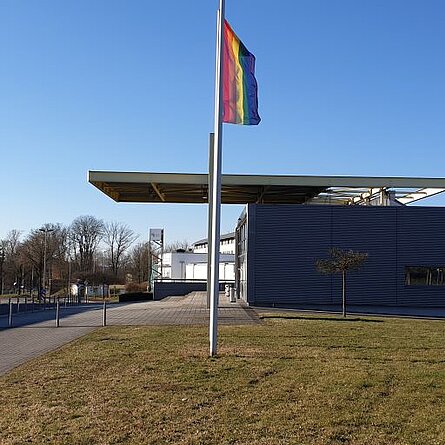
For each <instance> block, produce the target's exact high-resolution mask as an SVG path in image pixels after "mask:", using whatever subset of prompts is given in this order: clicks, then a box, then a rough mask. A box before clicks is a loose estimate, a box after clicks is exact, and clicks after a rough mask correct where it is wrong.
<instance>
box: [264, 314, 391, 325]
mask: <svg viewBox="0 0 445 445" xmlns="http://www.w3.org/2000/svg"><path fill="white" fill-rule="evenodd" d="M273 318H276V319H281V320H304V321H346V322H349V321H350V322H357V321H358V322H361V323H383V322H384V321H383V320H369V319H365V318H356V317H354V318H351V317H346V318H344V317H335V318H334V317H302V316H299V315H260V319H261V320H265V319H273Z"/></svg>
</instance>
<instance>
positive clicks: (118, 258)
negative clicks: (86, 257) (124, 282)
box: [103, 222, 137, 276]
mask: <svg viewBox="0 0 445 445" xmlns="http://www.w3.org/2000/svg"><path fill="white" fill-rule="evenodd" d="M136 238H137V235H135V233H134V232H133V230H131V229H130V228H129V227H128V226H127V225H126V224H122V223H118V222H110V223H108V224H105V226H104V238H103V241H104V243H105V244H106V245H107V246H108V249H107V253H108V258H109V261H110V265H111V270H112V271H113V273H114V275H115V276H117V274H118V272H119V268H120V266H121V263H122V260H123V257H124V255H125V252H126V251H127V250H128V248H129V247H130V246H131V245H132V244H133V243H134V241H135V240H136Z"/></svg>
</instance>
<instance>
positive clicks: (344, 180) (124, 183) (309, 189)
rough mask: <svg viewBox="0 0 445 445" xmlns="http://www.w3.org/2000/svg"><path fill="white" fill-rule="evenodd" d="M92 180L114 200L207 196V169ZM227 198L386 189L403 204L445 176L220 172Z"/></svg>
mask: <svg viewBox="0 0 445 445" xmlns="http://www.w3.org/2000/svg"><path fill="white" fill-rule="evenodd" d="M88 181H89V182H90V183H91V184H93V185H94V186H95V187H97V188H98V189H99V190H101V191H102V192H103V193H105V194H106V195H108V196H109V197H110V198H112V199H114V200H115V201H116V202H151V203H163V202H164V203H198V204H204V203H207V202H208V175H207V174H193V173H148V172H106V171H90V172H88ZM221 184H222V185H221V201H222V203H223V204H247V203H264V204H303V203H307V202H314V203H317V202H319V203H334V204H335V203H338V204H359V203H360V202H361V201H362V200H364V199H369V198H370V197H372V196H373V195H374V194H377V193H380V192H381V191H382V190H384V191H387V192H391V193H393V196H394V197H395V198H396V199H397V200H398V202H400V203H402V204H409V203H410V202H413V201H417V200H419V199H422V198H425V197H428V196H432V195H435V194H437V193H441V192H443V191H445V178H412V177H411V178H409V177H360V176H289V175H287V176H284V175H272V176H271V175H222V180H221Z"/></svg>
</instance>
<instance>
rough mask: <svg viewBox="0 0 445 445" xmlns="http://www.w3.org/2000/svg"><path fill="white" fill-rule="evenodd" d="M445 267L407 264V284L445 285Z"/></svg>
mask: <svg viewBox="0 0 445 445" xmlns="http://www.w3.org/2000/svg"><path fill="white" fill-rule="evenodd" d="M444 275H445V267H426V266H407V267H405V284H406V285H407V286H444V285H445V281H444Z"/></svg>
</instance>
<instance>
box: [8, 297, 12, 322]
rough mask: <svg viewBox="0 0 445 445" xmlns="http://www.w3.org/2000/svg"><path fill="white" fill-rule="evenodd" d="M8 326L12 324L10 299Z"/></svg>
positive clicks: (10, 303) (10, 301) (10, 302)
mask: <svg viewBox="0 0 445 445" xmlns="http://www.w3.org/2000/svg"><path fill="white" fill-rule="evenodd" d="M8 326H9V327H11V326H12V300H11V298H10V299H9V316H8Z"/></svg>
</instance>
